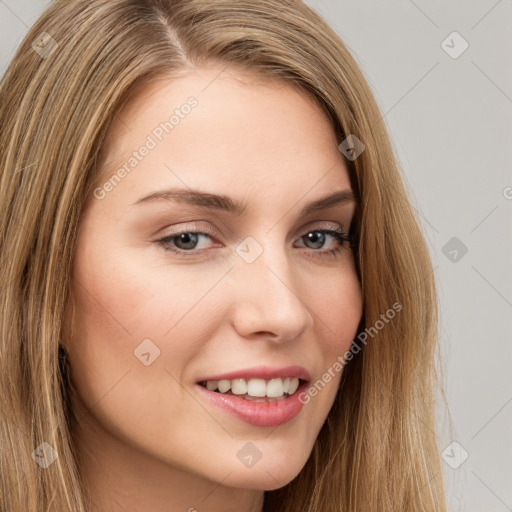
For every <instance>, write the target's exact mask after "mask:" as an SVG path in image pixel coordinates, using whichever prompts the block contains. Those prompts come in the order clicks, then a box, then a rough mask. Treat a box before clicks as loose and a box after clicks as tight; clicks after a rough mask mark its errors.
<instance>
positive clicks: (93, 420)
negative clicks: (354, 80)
mask: <svg viewBox="0 0 512 512" xmlns="http://www.w3.org/2000/svg"><path fill="white" fill-rule="evenodd" d="M220 71H221V69H220V68H217V67H213V66H212V67H203V68H200V69H196V70H193V71H190V72H187V73H186V74H184V75H182V76H180V77H179V78H176V77H174V78H165V79H162V80H159V81H158V82H157V83H152V84H150V85H147V84H146V85H145V86H144V87H143V88H142V89H141V90H140V91H139V92H138V94H137V95H136V96H135V97H134V98H132V100H131V101H130V102H129V103H128V104H127V105H126V106H125V107H124V109H123V111H122V112H121V114H120V115H119V116H118V117H117V118H116V120H115V123H114V125H113V126H112V127H111V130H110V132H109V134H108V137H107V141H106V143H105V145H104V147H103V152H102V157H101V171H102V173H103V176H102V177H100V179H99V180H98V183H100V184H102V183H105V181H106V180H108V178H109V177H110V176H112V174H113V173H114V172H115V171H116V170H117V169H118V168H119V166H121V165H122V164H123V163H124V162H126V160H127V159H128V158H129V157H130V155H131V154H132V152H133V151H134V150H136V149H138V148H139V147H140V146H141V145H142V144H143V143H144V142H145V141H146V138H147V136H148V135H149V134H151V133H152V131H153V130H154V129H155V127H156V126H158V125H159V123H160V122H162V121H163V120H166V119H168V117H169V114H168V112H172V111H173V110H174V109H175V108H177V107H179V106H180V105H182V104H183V103H185V102H186V100H187V99H188V98H189V97H190V96H195V97H196V98H197V100H198V105H197V107H196V108H195V109H193V110H192V111H191V113H190V114H189V115H188V116H186V117H184V118H183V119H181V120H180V124H179V125H177V126H176V127H175V128H174V130H173V131H172V132H171V133H170V134H168V135H165V136H164V138H163V140H162V141H161V142H160V143H159V144H158V146H157V147H156V148H155V149H153V150H152V151H151V152H150V153H149V154H148V155H147V156H146V157H145V158H144V159H143V160H142V161H141V162H140V163H138V165H137V166H136V167H135V168H134V169H133V170H132V171H131V172H130V173H129V174H128V175H127V176H126V177H125V178H124V179H123V180H122V181H120V182H119V183H118V184H117V185H116V186H115V187H114V188H113V189H112V190H110V191H109V192H108V193H107V194H106V195H105V197H104V198H103V199H97V198H96V197H94V196H93V195H91V196H90V197H88V198H87V203H86V207H85V209H84V211H83V214H82V218H81V223H80V230H79V234H78V243H77V247H76V253H75V258H74V261H73V268H72V288H71V292H72V293H71V297H70V299H71V300H70V303H69V307H68V310H67V312H66V320H65V325H64V329H63V338H62V343H63V344H64V346H65V348H66V349H67V351H68V355H69V361H70V366H71V379H72V385H73V388H74V389H75V393H74V394H73V398H72V406H73V409H74V410H75V411H76V414H77V417H78V422H77V426H76V428H75V429H74V432H73V435H74V438H75V440H76V445H77V454H78V458H79V463H80V467H81V471H82V474H83V479H84V483H85V485H86V488H87V489H88V492H89V493H90V495H91V496H92V499H93V501H94V505H95V510H101V511H105V512H106V511H108V512H117V511H121V510H122V511H141V510H151V511H152V512H164V511H165V512H174V511H176V512H177V511H190V512H192V511H194V510H197V511H200V512H202V511H209V512H215V511H221V510H222V511H223V512H230V511H238V512H240V511H246V512H253V511H254V512H256V511H261V510H262V504H263V496H264V495H263V491H264V490H272V489H277V488H280V487H282V486H284V485H286V484H287V483H289V482H290V481H291V480H293V479H294V478H295V477H296V476H297V475H298V473H299V472H300V470H301V469H302V468H303V466H304V465H305V463H306V461H307V459H308V457H309V455H310V453H311V450H312V448H313V445H314V443H315V440H316V438H317V435H318V433H319V431H320V429H321V427H322V425H323V423H324V421H325V419H326V417H327V414H328V412H329V410H330V409H331V407H332V405H333V402H334V398H335V395H336V391H337V389H338V385H339V381H340V378H341V372H337V373H336V374H335V378H333V379H332V380H331V381H330V382H329V383H327V384H326V386H325V388H324V389H323V390H322V391H321V392H319V393H318V394H317V396H315V397H312V398H311V400H310V402H309V403H307V404H306V405H305V406H304V407H303V409H302V410H301V412H300V413H299V415H298V416H297V417H295V418H294V419H293V420H291V421H289V422H288V423H285V424H283V425H280V426H278V427H257V426H253V425H249V424H247V423H245V422H243V421H241V420H239V419H238V418H236V417H233V416H231V415H229V414H227V413H226V412H224V411H223V410H222V409H220V408H218V407H216V406H215V405H212V404H210V403H209V401H207V400H205V398H204V397H202V396H201V395H200V393H199V390H197V389H196V384H195V382H196V380H197V379H199V378H201V377H205V376H208V375H212V374H215V373H225V372H229V371H233V370H236V369H243V368H249V367H253V366H256V365H269V366H272V367H281V366H287V365H291V364H297V365H301V366H304V367H305V368H306V369H307V370H308V371H309V372H310V374H311V378H312V381H311V382H315V381H316V380H317V379H319V378H320V377H321V376H322V374H323V373H324V372H325V371H327V369H328V368H329V367H332V365H333V363H334V362H335V361H336V359H337V357H338V356H340V355H341V354H344V353H345V351H346V350H348V349H349V348H350V345H351V343H352V340H353V339H354V337H355V335H356V333H357V327H358V324H359V321H360V319H361V315H362V295H361V288H360V283H359V280H358V277H357V273H356V267H355V264H354V256H353V253H352V251H351V250H350V248H349V247H348V244H346V243H345V244H344V246H343V247H342V249H341V251H340V252H339V253H338V254H335V255H334V256H328V255H326V254H325V253H326V251H327V250H329V249H334V248H336V247H339V246H340V244H339V242H337V240H336V239H335V238H334V237H333V236H332V235H329V234H326V235H325V240H324V242H323V244H322V241H321V240H320V242H318V241H316V242H315V241H314V240H312V241H309V242H308V238H307V237H306V236H305V235H307V233H311V232H315V231H316V230H319V229H329V228H332V227H333V225H334V227H337V228H343V230H344V231H348V228H349V226H350V223H351V222H352V219H353V215H354V211H355V203H354V202H347V203H345V204H342V205H338V206H335V207H331V208H329V209H325V210H322V211H318V212H315V213H312V214H310V215H308V216H300V215H299V211H300V209H301V208H302V207H303V206H304V205H305V204H307V203H309V202H311V201H313V200H315V199H318V198H321V197H324V196H326V195H329V194H331V193H332V192H333V191H335V190H341V189H350V181H349V175H348V170H347V168H346V165H345V162H344V157H343V156H342V155H341V154H340V152H339V150H338V145H337V142H336V138H335V135H334V132H333V130H332V127H331V125H330V123H329V121H328V118H327V116H326V114H325V113H324V112H323V111H322V110H321V108H320V107H319V106H318V105H316V104H315V103H314V102H313V100H312V99H310V98H309V97H308V96H307V95H305V93H303V92H301V91H299V90H297V89H295V88H292V87H291V86H290V85H288V84H286V83H284V82H280V81H272V82H271V81H261V80H257V77H255V76H253V75H248V74H247V73H242V72H238V71H236V72H234V71H231V72H230V71H229V70H227V71H224V72H223V73H221V74H219V73H220ZM169 186H179V187H183V188H187V187H190V188H197V189H201V190H202V191H208V192H211V193H216V194H227V195H229V196H230V197H232V198H233V199H236V200H239V201H244V202H246V204H247V211H246V214H245V215H244V216H242V217H237V216H234V215H232V214H230V213H227V212H221V211H214V210H207V209H205V208H202V207H199V206H190V205H186V204H184V203H180V202H178V201H168V200H163V199H162V200H158V201H154V202H148V203H142V204H138V205H134V204H133V203H135V202H136V201H137V200H138V199H139V198H141V197H143V196H145V195H147V194H149V193H150V192H153V191H155V190H159V189H163V188H166V187H169ZM208 227H210V228H211V229H212V230H214V233H215V235H214V236H209V237H206V238H205V237H200V238H199V239H198V241H197V244H196V245H195V246H194V245H193V243H192V244H191V243H190V241H189V242H188V245H187V244H184V243H183V242H182V243H181V245H180V238H179V237H176V238H175V239H174V242H171V241H168V244H167V245H168V246H172V247H174V248H175V249H178V250H179V249H182V250H183V251H187V250H188V251H189V253H190V254H192V256H188V257H179V256H177V255H175V254H173V253H172V252H170V251H165V250H164V248H163V246H162V245H161V244H159V243H157V240H159V239H162V238H164V237H169V236H170V235H172V234H173V232H176V231H177V230H178V229H181V228H186V229H188V231H189V232H190V231H194V230H196V231H203V230H204V229H207V228H208ZM248 236H251V237H253V238H254V239H255V240H256V241H257V243H258V244H259V246H260V247H261V249H262V251H263V252H262V253H261V254H260V255H259V256H258V257H257V258H256V259H255V260H254V261H253V262H251V263H248V262H247V261H245V260H244V259H243V258H241V257H240V256H239V255H238V253H237V252H236V248H237V246H238V245H239V244H240V243H241V242H242V241H243V240H244V239H245V238H246V237H248ZM187 247H188V249H187ZM190 247H192V249H190ZM251 250H253V249H251ZM192 251H195V254H194V253H192ZM145 339H150V340H152V343H154V344H155V345H156V346H157V347H158V348H159V350H160V356H159V357H157V358H156V359H155V360H154V361H153V362H152V363H151V364H150V365H148V366H146V365H144V364H142V363H141V361H140V360H139V359H138V358H137V357H135V355H134V350H136V349H137V347H138V346H139V345H140V343H141V342H142V340H145ZM247 442H251V443H253V444H254V445H255V446H256V447H257V449H258V450H259V451H260V453H261V459H260V460H259V461H258V462H257V463H256V464H255V465H253V466H252V467H246V466H245V465H244V464H242V463H241V461H240V460H239V458H238V457H237V452H238V451H239V450H240V449H241V448H242V447H243V446H244V445H245V444H246V443H247Z"/></svg>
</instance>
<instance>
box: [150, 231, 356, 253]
mask: <svg viewBox="0 0 512 512" xmlns="http://www.w3.org/2000/svg"><path fill="white" fill-rule="evenodd" d="M213 236H214V234H213V231H211V232H209V231H208V230H206V231H194V230H193V229H190V228H184V229H182V230H180V231H177V232H175V233H173V234H171V235H169V236H166V237H165V238H161V239H160V240H157V241H156V243H158V244H159V245H160V246H161V247H162V248H163V249H164V250H165V251H170V252H172V253H173V254H176V255H177V256H179V257H192V256H197V254H198V253H199V254H201V253H202V252H204V251H206V250H207V249H208V239H210V240H211V239H212V237H213ZM329 239H332V240H331V244H329V245H330V246H331V248H330V249H327V250H321V249H322V247H323V246H325V244H326V243H328V242H329ZM299 241H305V242H306V243H307V244H308V245H307V246H306V245H302V246H299V247H306V248H309V249H311V250H312V252H313V253H315V256H331V257H332V256H335V255H336V254H337V253H339V252H341V251H342V250H343V249H345V244H346V242H349V243H352V237H351V236H350V235H348V234H347V233H346V232H345V231H343V229H342V228H341V229H340V228H338V227H337V226H335V229H313V230H309V231H307V232H306V233H305V234H304V235H302V236H301V237H300V238H299Z"/></svg>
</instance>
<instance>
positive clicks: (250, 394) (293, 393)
mask: <svg viewBox="0 0 512 512" xmlns="http://www.w3.org/2000/svg"><path fill="white" fill-rule="evenodd" d="M233 381H234V386H233ZM241 381H245V379H231V380H227V379H221V380H217V381H214V380H202V381H199V382H196V389H197V390H198V391H199V395H200V396H202V397H203V398H204V399H205V400H206V405H208V404H211V405H212V406H214V407H215V408H216V409H220V410H222V411H224V413H226V414H229V415H230V416H234V417H235V418H237V419H238V420H241V421H243V422H245V423H248V424H250V425H253V426H257V427H276V426H279V425H283V424H285V423H288V422H290V421H291V420H292V419H294V418H295V417H296V416H298V415H299V413H300V412H301V410H302V408H303V407H304V402H303V401H301V394H302V393H304V392H306V391H307V388H308V386H309V381H308V380H304V379H299V378H297V377H294V378H293V379H291V378H285V379H270V380H269V381H266V380H264V379H249V380H248V381H245V382H241ZM253 381H256V382H253ZM258 381H259V382H258ZM277 381H281V382H277ZM287 381H289V382H287ZM244 384H246V385H247V389H245V388H244ZM285 386H288V388H287V390H286V391H285V389H286V387H285ZM219 388H220V389H219ZM267 393H268V394H270V395H278V396H268V395H267Z"/></svg>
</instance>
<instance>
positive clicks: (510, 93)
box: [0, 0, 512, 512]
mask: <svg viewBox="0 0 512 512" xmlns="http://www.w3.org/2000/svg"><path fill="white" fill-rule="evenodd" d="M307 3H308V4H309V5H310V6H311V7H313V8H314V9H316V10H317V11H318V12H320V14H322V15H323V16H324V18H325V19H326V20H327V21H328V23H329V24H330V25H331V26H333V28H334V29H335V30H337V32H338V33H339V34H340V36H341V37H342V39H343V40H344V41H345V42H346V44H347V45H348V47H349V49H350V50H351V51H352V53H353V55H354V56H355V57H356V59H357V60H358V62H359V63H360V65H361V66H362V68H363V71H364V72H365V74H366V76H367V79H368V80H369V82H370V85H371V87H372V89H373V91H374V93H375V96H376V98H377V101H378V102H379V105H380V107H381V110H382V113H383V114H384V115H385V117H384V120H385V122H386V123H387V126H388V128H389V130H390V133H391V136H392V138H393V142H394V144H395V146H396V148H397V151H398V154H399V157H400V160H401V164H402V168H403V172H404V177H405V180H406V182H407V184H408V188H409V190H410V194H411V199H412V201H413V204H414V206H415V208H416V210H417V212H418V214H419V216H420V220H421V222H422V226H423V230H424V233H425V235H426V237H427V239H428V242H429V246H430V250H431V254H432V258H433V260H434V265H435V275H436V279H437V283H438V286H439V292H440V309H441V319H440V320H441V330H440V334H441V348H442V361H441V363H442V366H441V371H442V385H443V387H444V389H445V392H446V396H447V400H448V409H449V414H450V415H451V418H452V419H453V424H454V427H455V432H454V435H452V434H451V433H450V431H449V430H448V426H449V423H448V418H449V417H448V413H447V411H446V410H445V408H444V406H443V405H442V403H440V404H439V405H438V418H439V419H438V424H439V446H440V452H441V453H443V458H444V460H445V461H446V462H443V467H444V473H445V481H446V484H447V494H448V500H449V505H450V510H452V511H454V512H455V511H465V512H481V511H486V512H502V511H503V512H504V511H507V510H509V511H512V485H510V484H511V483H512V462H511V461H512V428H511V425H512V403H511V402H512V378H511V373H512V372H511V369H512V364H511V363H512V345H511V343H510V340H511V339H512V322H511V316H512V271H511V270H510V264H511V262H512V236H511V234H512V223H511V220H512V215H511V214H512V172H511V160H512V157H511V151H510V148H511V147H512V65H511V64H512V62H511V61H512V58H511V50H512V30H511V26H512V2H511V1H510V0H498V1H496V0H477V1H472V2H465V1H445V2H442V1H440V0H436V1H434V0H433V1H430V2H427V1H420V0H414V1H413V0H397V1H394V2H390V1H387V2H380V1H378V0H365V1H364V2H361V1H359V2H358V1H355V0H351V1H348V0H314V1H313V0H310V1H308V2H307ZM48 4H49V2H48V1H43V0H0V52H1V55H0V73H1V74H3V72H4V70H5V68H6V66H7V63H8V62H9V59H10V58H11V57H12V55H13V54H14V51H15V49H16V48H17V46H18V45H19V44H20V42H21V40H22V38H23V37H24V36H25V34H26V32H27V31H28V28H29V26H31V25H32V24H33V22H34V21H35V20H36V19H37V17H38V15H39V14H40V13H41V12H42V10H43V9H44V8H45V7H46V6H47V5H48ZM454 31H456V32H458V33H459V34H460V36H462V38H463V39H464V40H466V41H467V43H468V44H469V47H468V48H467V50H466V51H464V52H463V53H462V54H460V55H459V56H457V57H456V58H453V57H452V56H450V55H449V54H448V53H447V51H445V49H446V50H448V51H449V52H451V53H452V55H453V56H456V54H457V53H459V51H460V49H461V48H462V46H461V43H462V40H461V39H457V36H455V38H454V36H450V37H448V36H449V35H450V34H452V32H454ZM447 37H448V39H447ZM445 40H446V42H445V43H443V41H445ZM453 237H456V240H452V241H451V242H450V243H449V241H450V240H451V239H452V238H453ZM446 244H448V245H446ZM462 244H464V246H466V248H467V253H465V254H463V246H462ZM454 250H455V251H456V252H457V254H455V252H453V251H454ZM453 442H456V443H458V444H456V445H451V443H453ZM447 447H448V449H447V450H446V451H445V449H446V448H447ZM466 452H467V454H468V457H467V459H465V460H464V457H465V453H466Z"/></svg>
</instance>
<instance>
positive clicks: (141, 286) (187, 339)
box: [65, 244, 224, 400]
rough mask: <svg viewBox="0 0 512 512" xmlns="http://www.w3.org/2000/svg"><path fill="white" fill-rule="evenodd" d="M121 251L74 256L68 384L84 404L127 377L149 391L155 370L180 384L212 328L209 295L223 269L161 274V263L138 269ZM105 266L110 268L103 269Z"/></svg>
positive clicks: (212, 303) (214, 312)
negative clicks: (76, 384)
mask: <svg viewBox="0 0 512 512" xmlns="http://www.w3.org/2000/svg"><path fill="white" fill-rule="evenodd" d="M123 251H124V253H123V254H122V255H121V254H115V251H113V250H112V249H110V252H108V251H107V250H106V251H103V252H101V254H100V253H99V251H93V245H92V244H90V245H89V249H88V250H85V251H82V252H79V253H77V258H76V262H75V266H74V272H73V279H72V288H73V291H72V293H73V297H74V303H75V314H74V319H73V321H74V327H71V320H70V318H71V316H72V315H71V313H70V314H69V315H68V317H69V318H67V321H66V324H69V325H67V326H66V328H65V332H66V337H68V338H69V340H70V342H68V343H66V345H67V348H68V352H69V354H70V360H71V362H72V363H74V364H73V367H74V368H73V372H74V378H75V379H76V380H77V381H78V380H79V381H80V382H81V383H82V385H83V389H84V391H87V392H88V393H89V395H90V396H91V398H90V399H91V400H94V398H95V396H96V395H98V396H101V394H102V393H104V392H105V391H106V390H107V389H108V388H110V387H111V386H112V385H113V383H115V382H116V381H117V380H118V379H119V378H121V377H122V376H123V375H124V374H125V373H126V372H127V371H130V372H131V373H130V379H135V378H137V379H139V378H140V382H147V383H148V384H147V385H148V386H151V385H153V384H155V383H153V382H152V381H151V377H150V378H149V379H148V376H149V375H148V374H154V373H156V372H157V371H158V370H161V371H165V370H166V369H167V370H168V371H169V372H170V373H171V374H172V375H173V376H174V377H175V378H176V379H178V380H182V375H181V373H182V371H183V369H184V368H185V367H186V365H187V363H188V362H189V361H190V360H191V359H192V358H193V357H194V356H195V355H197V353H198V352H199V351H200V350H201V348H202V346H203V344H204V343H205V341H206V340H207V339H208V336H209V335H210V331H211V329H212V328H214V327H212V326H214V324H215V322H218V321H219V319H218V318H216V317H218V316H219V313H218V307H217V306H216V303H215V301H212V298H211V297H212V296H214V295H215V293H213V294H212V293H209V292H210V290H212V288H213V287H214V285H215V283H216V282H217V281H219V279H220V278H221V277H222V275H223V274H224V272H223V270H222V269H220V270H211V271H210V272H208V273H203V274H201V273H199V272H191V271H187V270H185V269H186V267H185V266H179V265H177V266H175V267H174V268H173V267H171V266H169V267H167V268H165V269H163V268H162V266H161V262H160V263H159V264H158V266H154V267H152V266H150V265H149V266H148V264H147V261H146V263H145V266H144V262H143V261H139V260H140V258H139V259H138V258H137V257H136V256H134V257H133V258H130V257H128V256H129V255H127V254H126V253H127V252H128V253H129V250H127V249H126V248H124V249H123ZM121 256H122V257H121ZM105 262H116V263H115V264H111V265H110V266H109V267H107V266H106V265H105ZM164 277H165V278H164ZM207 331H208V332H207ZM148 354H149V355H148ZM144 363H149V364H148V365H146V364H144ZM150 369H151V371H148V370H150ZM139 374H140V375H139ZM167 377H168V378H169V375H167ZM155 385H156V384H155ZM93 395H94V396H93Z"/></svg>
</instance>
